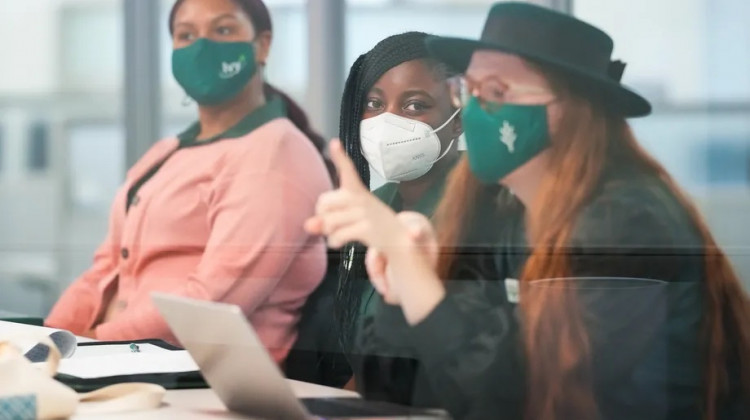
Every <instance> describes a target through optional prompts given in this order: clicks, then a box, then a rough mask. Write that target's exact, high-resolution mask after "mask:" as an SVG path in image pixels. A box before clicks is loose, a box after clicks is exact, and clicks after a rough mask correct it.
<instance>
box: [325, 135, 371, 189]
mask: <svg viewBox="0 0 750 420" xmlns="http://www.w3.org/2000/svg"><path fill="white" fill-rule="evenodd" d="M330 150H331V160H332V161H333V164H334V166H336V172H338V174H339V181H340V188H341V189H345V190H349V191H362V190H365V191H367V188H365V186H364V184H362V180H361V179H360V178H359V172H357V168H356V167H355V166H354V162H352V160H351V159H349V156H347V155H346V152H345V151H344V147H343V146H342V145H341V141H340V140H339V139H334V140H331V145H330Z"/></svg>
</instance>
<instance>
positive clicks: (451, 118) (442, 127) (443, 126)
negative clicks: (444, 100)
mask: <svg viewBox="0 0 750 420" xmlns="http://www.w3.org/2000/svg"><path fill="white" fill-rule="evenodd" d="M460 112H461V108H458V109H457V110H456V112H454V113H453V115H451V117H450V118H448V120H447V121H445V122H444V123H443V125H441V126H440V127H438V128H436V129H434V130H432V133H433V134H437V133H438V131H440V130H442V129H444V128H445V127H447V126H448V124H449V123H450V122H451V121H453V119H455V118H456V115H458V114H459V113H460Z"/></svg>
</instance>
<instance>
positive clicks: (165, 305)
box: [152, 293, 441, 420]
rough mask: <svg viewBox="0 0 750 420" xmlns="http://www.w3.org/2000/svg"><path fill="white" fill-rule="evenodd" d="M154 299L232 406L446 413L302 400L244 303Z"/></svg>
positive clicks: (351, 414)
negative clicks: (252, 321)
mask: <svg viewBox="0 0 750 420" xmlns="http://www.w3.org/2000/svg"><path fill="white" fill-rule="evenodd" d="M152 298H153V300H154V303H155V304H156V306H157V308H159V311H160V312H161V314H162V315H163V316H164V319H165V320H166V321H167V323H168V324H169V326H170V328H171V329H172V332H173V333H174V335H175V337H177V339H178V340H180V342H181V343H182V345H183V346H184V347H185V349H186V350H187V351H188V352H189V353H190V355H191V356H192V357H193V359H195V362H196V363H197V364H198V366H199V367H200V369H201V373H202V374H203V377H204V378H205V380H206V382H207V383H208V384H209V385H210V386H211V388H212V389H213V390H214V392H216V394H217V395H218V397H219V398H220V399H221V401H222V402H223V403H224V405H226V407H227V408H228V409H229V410H231V411H234V412H237V413H241V414H245V415H249V416H254V417H261V418H267V419H289V420H298V419H299V420H303V419H310V418H319V417H323V418H330V419H333V418H337V419H348V418H358V419H366V418H384V417H387V418H396V417H401V418H410V419H415V418H425V419H435V418H441V416H435V413H432V412H427V411H424V410H414V409H410V408H408V407H401V406H397V405H392V404H386V403H378V402H368V401H365V400H362V399H360V398H325V399H321V398H310V399H298V398H297V397H296V396H295V395H294V392H293V391H292V389H291V387H290V386H289V384H288V383H287V380H286V379H285V378H284V375H283V374H282V372H281V371H280V370H279V368H278V366H277V365H276V363H275V362H274V361H273V359H271V356H270V355H269V354H268V351H267V350H266V348H265V347H264V346H263V344H262V343H261V341H260V340H259V339H258V336H257V334H256V333H255V330H254V329H253V328H252V326H251V325H250V323H249V322H247V319H246V318H245V315H244V314H243V313H242V310H241V309H240V308H239V307H237V306H235V305H228V304H223V303H215V302H205V301H198V300H194V299H187V298H182V297H177V296H171V295H166V294H162V293H154V294H152Z"/></svg>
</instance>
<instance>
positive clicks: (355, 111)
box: [336, 32, 451, 354]
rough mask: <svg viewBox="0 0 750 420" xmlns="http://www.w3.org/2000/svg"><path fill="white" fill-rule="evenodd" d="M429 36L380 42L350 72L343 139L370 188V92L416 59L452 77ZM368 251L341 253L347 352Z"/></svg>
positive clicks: (341, 315) (355, 247)
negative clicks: (363, 126) (366, 150)
mask: <svg viewBox="0 0 750 420" xmlns="http://www.w3.org/2000/svg"><path fill="white" fill-rule="evenodd" d="M427 36H428V34H425V33H422V32H406V33H403V34H399V35H393V36H390V37H388V38H386V39H384V40H382V41H380V42H379V43H378V44H377V45H375V47H373V49H372V50H370V51H369V52H367V53H366V54H363V55H361V56H359V58H357V60H356V61H355V62H354V64H353V65H352V67H351V70H350V71H349V77H348V78H347V80H346V85H345V86H344V94H343V97H342V99H341V120H340V125H339V137H340V138H341V142H342V144H343V146H344V149H345V150H346V153H347V155H349V157H350V158H351V159H352V161H353V162H354V165H355V167H356V168H357V172H358V173H359V176H360V178H361V179H362V182H363V183H364V184H365V185H370V166H369V164H368V162H367V159H365V157H364V156H363V155H362V150H361V148H360V143H359V141H360V139H359V127H360V122H361V121H362V117H363V115H364V110H365V105H366V102H367V96H368V94H369V92H370V89H372V87H373V86H374V85H375V83H377V81H378V80H379V79H380V78H381V77H382V76H383V75H384V74H385V73H386V72H388V71H389V70H390V69H392V68H394V67H396V66H398V65H400V64H402V63H405V62H408V61H412V60H425V62H427V63H428V65H429V68H430V69H431V70H432V72H433V73H434V76H435V77H437V78H438V79H447V78H448V77H450V76H451V74H450V72H449V70H448V68H447V67H446V66H445V65H444V64H443V63H440V62H438V61H436V60H434V59H432V58H430V55H429V53H428V51H427V47H426V46H425V38H426V37H427ZM365 252H366V249H365V247H364V246H363V245H361V244H358V243H351V244H348V245H347V246H345V247H344V248H343V249H342V251H341V266H340V268H339V287H338V290H337V293H336V321H337V323H338V328H339V339H340V341H341V345H342V347H343V349H344V352H345V353H347V354H350V353H351V350H352V345H353V344H354V342H353V340H354V338H355V331H356V327H357V324H358V320H359V311H360V306H361V304H362V294H363V293H364V291H365V290H366V287H367V284H368V277H367V271H366V269H365V264H364V256H365Z"/></svg>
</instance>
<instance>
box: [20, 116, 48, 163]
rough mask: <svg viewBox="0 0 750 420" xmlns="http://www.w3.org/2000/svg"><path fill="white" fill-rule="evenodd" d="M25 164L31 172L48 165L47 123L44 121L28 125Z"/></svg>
mask: <svg viewBox="0 0 750 420" xmlns="http://www.w3.org/2000/svg"><path fill="white" fill-rule="evenodd" d="M26 165H27V167H28V169H29V171H31V172H42V171H44V170H46V169H47V168H48V166H49V125H48V124H47V123H45V122H40V121H38V122H35V123H32V124H31V126H30V127H29V135H28V144H27V148H26Z"/></svg>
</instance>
